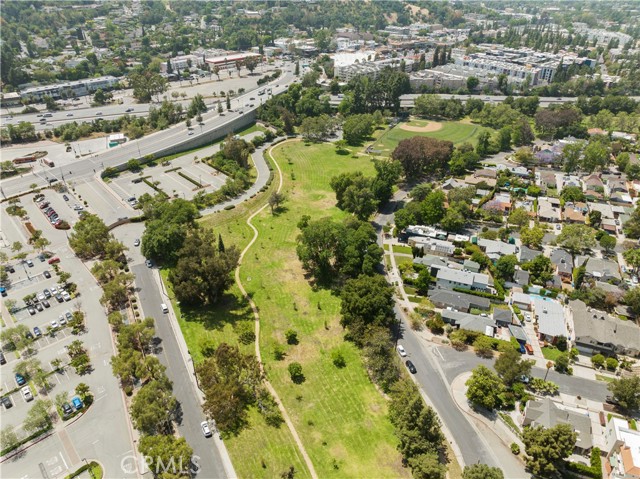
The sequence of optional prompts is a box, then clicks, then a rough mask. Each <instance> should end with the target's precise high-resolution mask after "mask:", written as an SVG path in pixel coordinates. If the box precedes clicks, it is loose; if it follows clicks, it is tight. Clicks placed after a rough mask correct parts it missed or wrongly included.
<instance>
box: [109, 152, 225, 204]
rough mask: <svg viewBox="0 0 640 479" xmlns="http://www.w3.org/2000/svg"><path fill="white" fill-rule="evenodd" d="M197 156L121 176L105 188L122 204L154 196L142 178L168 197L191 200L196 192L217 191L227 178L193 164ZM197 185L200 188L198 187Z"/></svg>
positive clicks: (207, 168)
mask: <svg viewBox="0 0 640 479" xmlns="http://www.w3.org/2000/svg"><path fill="white" fill-rule="evenodd" d="M199 153H200V152H199ZM197 156H198V155H193V154H191V155H186V156H184V157H180V158H176V159H174V160H172V161H171V164H170V165H167V166H162V165H159V166H155V167H150V168H145V169H144V170H143V171H142V172H140V173H129V172H127V173H123V174H121V175H119V176H118V177H117V178H114V179H112V180H111V181H110V182H109V183H108V185H109V187H110V188H111V189H112V190H113V191H114V192H115V193H116V194H118V195H119V196H120V197H121V198H123V199H124V200H127V199H128V198H130V197H136V198H139V197H140V196H141V195H143V194H144V193H149V194H150V195H156V194H157V192H156V191H155V190H154V189H153V188H151V187H150V186H149V185H148V184H147V183H145V182H144V181H142V180H141V179H142V178H143V177H144V178H145V179H146V180H147V181H149V182H150V183H153V184H157V187H158V188H159V189H161V190H162V191H164V192H165V193H166V194H167V195H169V196H171V197H175V198H186V199H191V198H193V197H194V196H195V195H196V193H198V192H199V191H204V192H206V193H211V192H213V191H216V190H218V189H220V188H221V187H222V185H224V183H225V181H226V180H227V177H226V175H224V174H222V173H220V172H219V171H217V170H215V169H213V168H211V167H210V166H209V165H206V164H204V163H201V162H197V163H196V160H195V159H194V158H195V157H197ZM202 156H204V155H203V154H202V153H200V158H202ZM185 177H186V178H185ZM187 178H189V179H187ZM190 180H191V181H190ZM196 183H197V184H200V185H203V187H202V188H200V187H198V186H197V185H196Z"/></svg>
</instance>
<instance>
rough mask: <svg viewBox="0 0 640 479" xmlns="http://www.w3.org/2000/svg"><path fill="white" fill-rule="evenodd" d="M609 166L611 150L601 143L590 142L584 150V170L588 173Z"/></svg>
mask: <svg viewBox="0 0 640 479" xmlns="http://www.w3.org/2000/svg"><path fill="white" fill-rule="evenodd" d="M608 164H609V150H608V148H607V147H606V146H605V145H604V144H602V143H601V142H600V141H590V142H589V144H588V145H587V147H586V148H585V149H584V153H583V158H582V169H583V170H585V171H586V172H587V173H592V172H594V171H595V170H597V169H599V170H602V169H604V168H606V166H607V165H608Z"/></svg>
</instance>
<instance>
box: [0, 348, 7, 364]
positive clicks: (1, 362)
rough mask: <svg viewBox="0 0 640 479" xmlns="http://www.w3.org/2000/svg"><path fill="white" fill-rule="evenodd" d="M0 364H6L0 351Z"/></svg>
mask: <svg viewBox="0 0 640 479" xmlns="http://www.w3.org/2000/svg"><path fill="white" fill-rule="evenodd" d="M0 364H7V359H6V358H5V357H4V353H3V352H2V351H0Z"/></svg>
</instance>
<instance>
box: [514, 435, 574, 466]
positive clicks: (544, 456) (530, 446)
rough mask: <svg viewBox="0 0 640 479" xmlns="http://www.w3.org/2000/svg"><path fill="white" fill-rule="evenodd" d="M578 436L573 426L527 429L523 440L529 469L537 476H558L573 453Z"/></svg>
mask: <svg viewBox="0 0 640 479" xmlns="http://www.w3.org/2000/svg"><path fill="white" fill-rule="evenodd" d="M576 439H577V434H576V433H575V432H573V429H572V427H571V425H569V424H558V425H557V426H554V427H552V428H549V429H545V428H544V427H542V426H537V427H533V428H531V427H529V428H525V429H524V432H523V436H522V440H523V442H524V444H525V448H526V449H525V451H526V453H527V457H526V462H527V468H528V469H529V470H530V471H531V472H532V473H533V474H536V475H539V476H543V477H553V476H554V475H557V474H558V473H559V471H560V470H562V466H563V463H564V460H565V459H566V458H568V457H569V456H570V455H571V453H572V452H573V448H574V447H575V444H576Z"/></svg>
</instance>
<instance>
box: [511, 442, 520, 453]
mask: <svg viewBox="0 0 640 479" xmlns="http://www.w3.org/2000/svg"><path fill="white" fill-rule="evenodd" d="M511 452H512V453H514V454H515V455H516V456H517V455H518V454H520V446H518V444H517V443H515V442H512V443H511Z"/></svg>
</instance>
